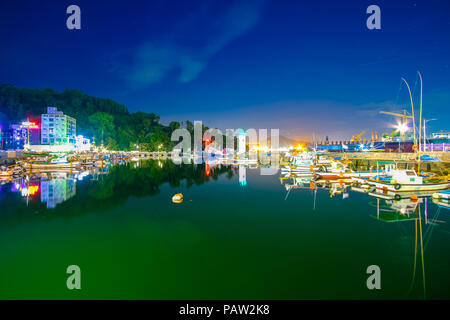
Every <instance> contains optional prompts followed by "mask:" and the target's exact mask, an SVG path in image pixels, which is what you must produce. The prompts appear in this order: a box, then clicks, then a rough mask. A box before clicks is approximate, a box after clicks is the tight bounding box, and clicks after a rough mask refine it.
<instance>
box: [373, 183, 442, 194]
mask: <svg viewBox="0 0 450 320" xmlns="http://www.w3.org/2000/svg"><path fill="white" fill-rule="evenodd" d="M365 182H366V183H367V184H368V185H370V186H374V187H375V188H377V189H380V190H387V191H393V192H420V191H438V190H446V189H449V188H450V182H442V183H429V184H428V183H424V184H393V183H384V182H376V181H365Z"/></svg>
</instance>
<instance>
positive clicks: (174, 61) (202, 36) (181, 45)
mask: <svg viewBox="0 0 450 320" xmlns="http://www.w3.org/2000/svg"><path fill="white" fill-rule="evenodd" d="M263 8H264V1H263V0H251V1H240V2H235V3H232V4H229V5H227V6H226V7H225V8H223V9H222V8H221V10H219V12H220V13H217V12H216V11H215V10H213V9H212V8H211V7H210V5H209V4H204V5H202V6H200V7H199V8H197V10H196V11H194V12H193V13H190V14H189V15H188V16H186V17H185V19H184V20H182V21H181V22H180V23H179V24H178V25H177V26H174V30H173V31H172V32H171V34H170V35H169V36H168V37H167V38H166V39H165V41H164V42H154V41H147V42H145V43H142V44H141V45H140V46H139V47H137V49H136V51H135V53H134V56H133V59H132V63H131V64H130V65H127V66H124V67H123V68H120V73H121V75H122V76H123V77H124V78H125V80H126V81H127V83H128V84H129V86H130V87H131V88H144V87H147V86H149V85H151V84H154V83H157V82H160V81H162V80H163V79H164V78H166V77H168V75H169V74H170V75H171V76H172V75H173V76H175V79H176V81H178V82H181V83H185V82H189V81H192V80H193V79H195V78H196V77H197V76H198V75H199V73H200V72H202V71H203V70H204V69H205V67H206V66H207V64H208V62H209V61H210V59H211V58H212V57H213V56H214V55H215V54H216V53H218V52H219V51H220V50H222V49H223V48H224V47H225V46H227V45H228V44H229V43H231V42H232V41H233V40H235V39H236V38H238V37H240V36H242V35H243V34H245V33H247V32H248V31H250V30H251V29H252V28H253V27H255V26H256V24H257V23H258V21H259V19H260V17H261V14H262V11H263ZM193 35H194V37H193V39H192V41H191V42H189V41H186V39H185V38H186V37H185V36H187V37H190V38H192V36H193Z"/></svg>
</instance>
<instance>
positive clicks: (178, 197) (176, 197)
mask: <svg viewBox="0 0 450 320" xmlns="http://www.w3.org/2000/svg"><path fill="white" fill-rule="evenodd" d="M172 202H175V203H182V202H183V194H182V193H177V194H176V195H174V196H173V197H172Z"/></svg>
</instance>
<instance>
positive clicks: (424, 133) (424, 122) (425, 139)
mask: <svg viewBox="0 0 450 320" xmlns="http://www.w3.org/2000/svg"><path fill="white" fill-rule="evenodd" d="M433 120H437V119H428V120H425V119H423V151H426V143H427V131H426V129H425V127H426V123H427V122H428V121H433Z"/></svg>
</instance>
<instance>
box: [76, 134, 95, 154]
mask: <svg viewBox="0 0 450 320" xmlns="http://www.w3.org/2000/svg"><path fill="white" fill-rule="evenodd" d="M90 150H91V140H90V139H88V138H85V137H83V136H81V135H78V136H77V137H76V138H75V151H76V152H83V151H90Z"/></svg>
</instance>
